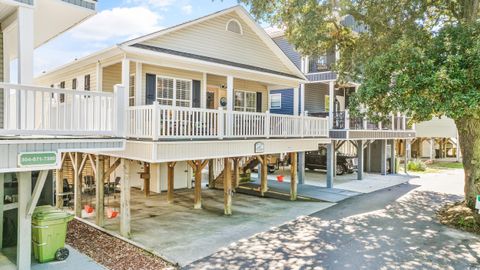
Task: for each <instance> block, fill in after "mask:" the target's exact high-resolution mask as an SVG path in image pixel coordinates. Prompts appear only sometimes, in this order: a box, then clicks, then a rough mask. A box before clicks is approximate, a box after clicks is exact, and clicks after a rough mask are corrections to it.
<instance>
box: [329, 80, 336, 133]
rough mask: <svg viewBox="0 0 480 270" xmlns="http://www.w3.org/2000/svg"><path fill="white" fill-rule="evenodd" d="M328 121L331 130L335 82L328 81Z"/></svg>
mask: <svg viewBox="0 0 480 270" xmlns="http://www.w3.org/2000/svg"><path fill="white" fill-rule="evenodd" d="M328 98H329V101H328V107H329V109H328V119H329V121H330V123H329V124H330V128H331V129H333V120H334V119H333V106H334V104H335V102H334V101H335V81H330V82H329V84H328Z"/></svg>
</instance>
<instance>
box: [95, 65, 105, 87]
mask: <svg viewBox="0 0 480 270" xmlns="http://www.w3.org/2000/svg"><path fill="white" fill-rule="evenodd" d="M95 75H96V77H97V78H96V84H95V91H97V92H102V91H103V67H102V63H100V61H97V66H96V69H95Z"/></svg>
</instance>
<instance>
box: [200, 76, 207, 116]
mask: <svg viewBox="0 0 480 270" xmlns="http://www.w3.org/2000/svg"><path fill="white" fill-rule="evenodd" d="M201 89H202V90H201V95H200V107H201V108H207V73H203V76H202V87H201Z"/></svg>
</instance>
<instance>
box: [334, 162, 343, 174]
mask: <svg viewBox="0 0 480 270" xmlns="http://www.w3.org/2000/svg"><path fill="white" fill-rule="evenodd" d="M335 170H336V173H337V175H342V174H344V173H345V168H344V167H343V166H342V165H340V164H338V165H337V167H336V168H335Z"/></svg>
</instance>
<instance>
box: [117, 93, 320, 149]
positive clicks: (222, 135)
mask: <svg viewBox="0 0 480 270" xmlns="http://www.w3.org/2000/svg"><path fill="white" fill-rule="evenodd" d="M328 130H329V129H328V119H327V118H318V117H310V116H306V115H300V116H293V115H282V114H272V113H269V112H266V113H255V112H239V111H226V110H224V109H223V108H219V109H216V110H212V109H201V108H184V107H172V106H164V105H159V104H158V103H157V102H155V103H154V104H153V105H146V106H134V107H129V108H128V109H127V134H126V135H127V137H130V138H137V139H151V140H154V141H156V140H168V139H176V140H178V139H187V140H190V139H223V140H226V139H249V138H316V137H318V138H326V137H328Z"/></svg>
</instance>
